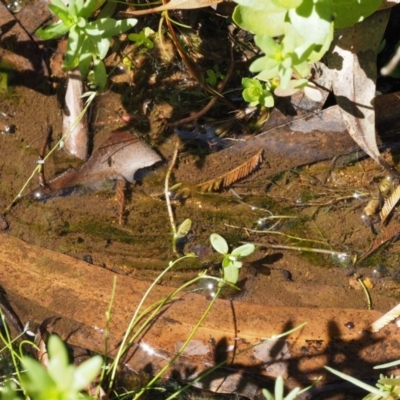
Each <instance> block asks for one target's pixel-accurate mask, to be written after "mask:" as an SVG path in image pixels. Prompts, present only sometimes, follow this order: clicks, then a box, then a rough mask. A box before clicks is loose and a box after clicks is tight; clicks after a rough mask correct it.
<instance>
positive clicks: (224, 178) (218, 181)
mask: <svg viewBox="0 0 400 400" xmlns="http://www.w3.org/2000/svg"><path fill="white" fill-rule="evenodd" d="M262 153H263V151H262V150H260V151H259V152H258V153H256V154H255V155H254V156H252V157H251V158H250V159H249V160H247V161H245V162H244V163H243V164H241V165H239V166H238V167H236V168H235V169H233V170H231V171H228V172H226V173H225V174H223V175H220V176H218V177H216V178H214V179H211V180H209V181H207V182H203V183H200V184H198V185H196V186H197V187H200V190H201V191H202V192H211V191H213V190H218V189H221V188H224V187H227V186H230V185H232V184H233V183H235V182H236V181H238V180H239V179H242V178H244V177H246V176H247V175H249V174H251V173H252V172H253V171H254V170H255V169H256V168H257V167H258V165H259V164H260V163H261V162H262Z"/></svg>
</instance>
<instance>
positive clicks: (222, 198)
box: [0, 87, 400, 311]
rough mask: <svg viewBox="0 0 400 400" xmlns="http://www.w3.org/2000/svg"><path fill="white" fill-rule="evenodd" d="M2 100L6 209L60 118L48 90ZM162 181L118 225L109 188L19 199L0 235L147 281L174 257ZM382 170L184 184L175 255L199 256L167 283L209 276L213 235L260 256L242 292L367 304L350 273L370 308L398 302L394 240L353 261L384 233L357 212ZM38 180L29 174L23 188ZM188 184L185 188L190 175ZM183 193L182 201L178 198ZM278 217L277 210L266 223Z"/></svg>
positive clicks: (48, 168) (61, 161)
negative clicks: (183, 230)
mask: <svg viewBox="0 0 400 400" xmlns="http://www.w3.org/2000/svg"><path fill="white" fill-rule="evenodd" d="M117 97H118V96H116V95H113V94H111V93H106V94H104V95H103V96H102V97H101V98H100V102H99V103H100V104H101V106H100V105H97V106H95V109H94V110H95V111H94V112H96V110H98V109H101V108H104V107H106V108H107V109H108V110H115V107H117V103H113V102H112V101H111V99H112V98H114V99H117ZM105 103H106V105H105ZM1 104H2V111H3V112H5V113H7V114H8V115H12V116H13V117H12V123H13V124H15V125H16V126H17V131H16V133H15V134H3V135H2V136H1V137H0V139H1V140H2V144H1V146H2V158H1V183H0V191H1V196H0V197H1V208H2V209H3V210H4V209H5V208H6V207H7V206H8V205H9V204H10V203H11V202H12V200H13V198H14V197H15V196H16V195H17V194H18V193H19V192H20V190H21V188H22V187H23V185H24V184H25V183H26V181H27V179H28V178H29V176H30V174H31V173H32V171H33V169H34V167H35V164H36V162H37V159H38V149H39V148H40V147H41V143H42V141H43V138H44V135H45V133H44V130H45V127H46V121H47V120H49V123H50V124H51V125H52V127H53V138H54V139H57V132H60V122H61V113H60V108H59V105H58V102H57V99H56V97H55V96H44V95H42V94H40V93H38V92H35V91H32V90H30V89H27V88H24V87H15V88H12V89H11V90H10V91H9V92H8V93H7V94H6V95H3V98H2V102H1ZM103 115H104V114H103ZM99 118H100V117H99ZM108 118H109V117H106V120H107V119H108ZM98 120H99V119H98ZM109 130H110V128H109V126H104V127H102V128H101V129H98V130H97V131H96V135H95V136H94V147H96V145H97V144H98V142H101V140H102V138H104V137H105V136H106V135H107V134H108V133H109ZM171 141H172V139H171ZM170 147H171V146H169V144H167V145H164V147H162V146H161V147H159V148H160V149H161V150H163V151H165V158H166V162H165V163H167V162H168V160H167V158H168V152H169V151H170V150H169V148H170ZM164 149H166V150H164ZM387 156H388V155H387ZM190 158H192V159H193V158H194V157H193V156H189V155H188V154H187V153H185V152H183V153H182V156H181V164H179V165H178V167H177V168H178V169H177V172H178V173H179V171H180V168H183V169H185V165H187V164H185V163H189V162H190V161H188V159H190ZM68 161H69V160H68V158H66V157H65V156H64V155H63V154H62V151H57V152H56V153H55V155H54V157H52V158H51V159H50V160H49V161H48V162H46V164H45V173H46V176H48V177H53V176H54V175H55V174H57V173H59V172H60V171H62V170H63V169H65V168H67V166H68V165H69V163H68ZM237 163H240V154H239V155H238V158H237V159H232V160H230V164H226V162H225V163H224V166H225V167H226V169H228V170H229V169H233V168H234V167H235V166H237ZM182 166H183V167H182ZM267 171H268V170H267ZM200 173H201V170H199V174H200ZM164 176H165V166H161V167H159V168H158V169H156V170H155V171H152V172H151V173H150V174H148V175H147V177H146V178H145V179H144V180H143V182H142V183H141V184H138V185H136V186H135V187H133V186H132V187H131V188H130V189H131V194H130V198H129V200H128V203H127V206H126V209H127V218H126V223H125V224H124V225H123V226H119V225H118V209H119V206H118V203H117V202H116V200H115V195H114V193H113V192H112V191H108V192H107V191H104V192H102V193H92V194H87V195H82V196H70V197H59V198H54V199H51V200H48V201H46V202H30V201H28V200H26V199H24V198H22V199H21V200H19V201H18V202H17V204H16V205H15V206H14V207H13V208H12V210H11V212H9V213H8V214H7V220H8V222H9V225H10V228H9V230H8V232H9V234H10V235H14V236H16V237H19V238H21V239H23V240H25V241H27V242H29V243H33V244H37V245H40V246H43V247H46V248H49V249H53V250H56V251H59V252H62V253H65V254H68V255H71V256H73V257H77V258H80V259H82V258H85V257H86V259H88V258H87V257H89V256H90V259H91V260H93V262H94V263H95V264H99V265H104V266H105V267H107V268H110V269H112V270H116V271H119V272H121V273H124V274H132V275H134V276H137V277H143V278H148V279H152V278H153V277H155V276H156V274H157V273H158V272H157V270H160V269H162V268H164V267H165V266H166V265H167V263H168V261H169V260H171V259H173V258H174V254H173V253H172V250H171V227H170V224H169V219H168V214H167V209H166V206H165V201H164V200H163V198H162V196H160V194H162V191H163V180H164ZM385 176H386V172H385V171H383V170H382V169H381V168H380V167H379V166H378V165H377V164H375V163H374V162H373V161H371V160H370V159H364V160H361V161H355V162H353V163H352V164H350V165H347V166H335V165H333V166H332V163H331V162H321V163H316V164H314V165H312V166H309V167H303V168H294V169H291V170H288V171H285V172H282V173H280V174H279V175H272V176H270V175H269V176H268V173H267V172H266V171H263V168H260V170H259V171H258V172H255V173H253V174H252V175H250V176H248V177H247V178H245V179H243V180H241V181H239V182H237V183H235V184H234V185H232V187H231V190H229V189H227V190H224V191H222V192H218V193H200V192H199V191H197V190H196V189H193V188H190V191H189V190H188V192H185V191H184V190H181V192H180V193H178V194H177V200H176V201H175V202H174V213H175V218H176V221H177V223H178V224H179V223H181V222H182V221H183V220H184V219H186V218H190V219H192V221H193V228H192V230H191V232H190V234H189V236H188V238H187V243H185V245H184V249H183V250H184V251H185V252H188V251H192V250H194V251H196V252H198V253H199V254H200V253H205V254H206V256H204V257H203V256H201V257H199V259H198V260H197V261H196V262H194V263H193V262H191V263H190V264H189V265H184V266H181V267H179V269H180V271H177V272H176V273H175V274H174V273H173V274H172V275H171V276H170V277H169V278H166V280H165V281H164V282H165V283H166V284H168V285H171V284H174V285H178V284H179V283H180V282H182V281H184V280H186V279H187V278H188V277H190V276H193V274H196V270H203V269H207V268H211V271H214V272H215V271H217V267H216V265H217V261H218V260H217V257H216V256H210V253H211V249H210V245H209V235H210V234H211V233H212V232H217V233H219V234H221V235H222V236H224V237H225V238H226V239H227V241H228V243H229V244H230V245H231V246H233V247H234V246H237V245H238V244H239V243H241V242H242V241H249V242H254V243H257V245H258V250H257V252H256V253H255V254H254V255H252V256H251V257H249V259H248V260H246V261H248V262H246V263H245V266H244V267H243V269H242V271H241V273H242V274H241V286H242V291H241V292H240V293H239V294H238V295H237V296H238V297H239V298H242V299H245V300H246V301H252V302H257V303H262V304H266V305H271V306H274V305H279V306H297V307H299V306H315V307H347V308H366V304H367V303H366V298H365V294H364V292H363V291H362V290H359V289H361V288H360V287H357V284H354V282H353V281H354V278H353V277H352V275H353V274H354V273H357V274H362V275H363V276H364V277H370V278H371V280H372V282H373V286H374V287H373V288H371V289H370V293H371V296H372V301H373V306H374V308H376V309H378V310H382V311H384V310H387V309H389V308H390V307H391V306H392V305H394V304H395V303H396V302H397V299H398V297H399V287H400V285H399V284H398V282H397V278H398V275H399V273H398V272H397V271H398V255H397V253H398V244H397V243H396V242H394V243H393V244H389V245H387V246H385V247H384V248H383V249H381V250H380V251H378V252H377V253H376V254H373V255H372V256H371V257H369V258H367V259H366V260H365V261H364V262H363V263H362V264H361V265H359V266H357V267H352V266H351V257H353V256H354V255H356V254H357V255H361V254H363V253H364V252H365V251H366V250H367V249H368V248H369V246H370V244H371V243H372V241H373V240H374V238H375V234H374V232H375V233H376V231H378V232H379V231H380V230H381V229H383V227H382V226H381V225H379V223H377V224H376V225H375V226H374V227H373V228H371V226H369V225H366V224H365V223H363V220H362V218H361V215H362V213H363V208H364V207H365V206H366V204H367V202H368V201H369V199H370V198H371V197H372V196H373V195H374V193H375V192H376V191H377V190H378V189H377V187H378V184H379V182H380V181H381V179H383V178H384V177H385ZM210 178H212V176H208V177H207V179H210ZM200 179H203V180H207V179H205V177H203V178H200ZM197 180H199V176H196V177H193V181H194V183H195V182H196V181H197ZM171 183H173V182H171ZM37 185H38V181H37V176H34V177H33V179H32V181H31V182H30V183H29V184H28V189H26V190H25V192H24V193H26V192H28V191H29V190H30V189H33V188H34V187H36V186H37ZM186 186H187V187H189V185H188V184H187V182H186ZM232 190H233V191H234V192H233V191H232ZM181 193H184V194H185V196H187V198H185V199H184V200H183V199H180V198H179V196H180V195H181ZM188 193H189V194H188ZM356 194H358V195H357V196H355V195H356ZM237 196H240V199H239V198H238V197H237ZM355 197H358V198H355ZM277 215H281V216H283V217H282V218H273V219H272V218H271V216H277ZM289 217H290V218H289ZM373 218H374V217H373ZM397 219H398V216H397V213H395V214H394V215H393V217H392V219H391V221H390V224H394V223H395V222H396V220H397ZM277 244H280V245H290V246H294V247H297V248H298V251H296V250H279V249H271V248H269V246H270V245H277ZM302 247H305V248H310V247H311V248H319V249H327V250H333V251H336V252H339V253H341V252H343V253H345V254H347V257H348V258H347V259H345V260H340V259H338V257H332V256H329V255H328V256H327V255H321V254H317V253H313V252H308V251H301V248H302ZM182 269H183V270H182ZM169 280H171V281H169ZM310 292H312V293H313V295H312V296H310V295H309V294H310Z"/></svg>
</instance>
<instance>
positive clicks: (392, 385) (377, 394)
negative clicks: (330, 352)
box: [325, 363, 400, 400]
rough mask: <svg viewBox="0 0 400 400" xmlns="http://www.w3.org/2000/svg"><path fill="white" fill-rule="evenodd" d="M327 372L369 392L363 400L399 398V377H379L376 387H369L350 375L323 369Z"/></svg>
mask: <svg viewBox="0 0 400 400" xmlns="http://www.w3.org/2000/svg"><path fill="white" fill-rule="evenodd" d="M391 364H392V365H396V364H395V363H391ZM389 366H390V365H388V364H386V365H381V366H376V367H375V368H382V367H389ZM325 369H327V370H328V371H329V372H332V374H335V375H337V376H339V377H340V378H342V379H345V380H346V381H349V382H351V383H353V384H354V385H356V386H358V387H360V388H361V389H364V390H366V391H367V392H369V394H368V395H367V396H365V397H364V400H393V399H399V398H400V377H399V376H390V377H388V376H385V375H382V374H381V375H380V376H379V379H378V382H377V383H376V387H374V386H371V385H369V384H367V383H365V382H363V381H360V380H358V379H357V378H354V377H352V376H350V375H347V374H345V373H343V372H340V371H337V370H335V369H333V368H330V367H325Z"/></svg>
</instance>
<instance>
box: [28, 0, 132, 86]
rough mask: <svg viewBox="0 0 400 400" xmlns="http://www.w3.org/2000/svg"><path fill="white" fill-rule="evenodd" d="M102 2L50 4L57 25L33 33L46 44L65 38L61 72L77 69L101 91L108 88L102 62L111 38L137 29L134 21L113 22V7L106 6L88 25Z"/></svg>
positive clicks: (58, 1)
mask: <svg viewBox="0 0 400 400" xmlns="http://www.w3.org/2000/svg"><path fill="white" fill-rule="evenodd" d="M104 3H105V0H100V1H98V0H87V1H84V0H69V2H68V6H66V5H65V4H64V3H63V2H62V1H61V0H53V1H52V3H51V4H49V8H50V10H51V11H52V12H53V13H54V14H55V15H56V16H57V17H58V18H59V21H57V22H55V23H53V24H51V25H49V26H47V27H45V28H40V29H38V30H37V31H36V33H37V34H38V35H39V37H40V38H41V39H42V40H49V39H55V38H58V37H61V36H63V35H65V34H68V44H67V50H66V54H65V59H64V62H63V68H64V69H66V70H73V69H75V68H79V71H80V73H81V74H82V77H83V78H86V77H87V76H88V75H89V78H90V81H91V82H92V83H93V85H94V86H95V87H96V88H97V90H99V91H102V90H104V89H105V87H106V84H107V73H106V68H105V65H104V62H103V59H104V58H105V56H106V55H107V53H108V50H109V48H110V45H111V38H112V37H113V36H116V35H120V34H121V33H124V32H125V31H127V30H129V29H130V28H132V27H133V26H135V25H136V23H137V20H136V19H135V18H127V19H121V20H115V19H113V18H110V17H111V15H112V13H113V11H114V9H115V5H116V4H114V5H113V4H112V3H108V4H107V5H106V7H104V9H103V10H102V12H100V14H99V16H98V18H97V19H96V20H94V21H90V18H91V17H92V16H93V14H94V12H95V11H97V10H98V9H99V8H100V7H101V6H103V4H104Z"/></svg>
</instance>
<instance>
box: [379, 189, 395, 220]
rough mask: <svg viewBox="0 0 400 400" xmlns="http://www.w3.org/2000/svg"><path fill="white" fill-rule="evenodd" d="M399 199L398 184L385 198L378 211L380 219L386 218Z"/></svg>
mask: <svg viewBox="0 0 400 400" xmlns="http://www.w3.org/2000/svg"><path fill="white" fill-rule="evenodd" d="M399 200H400V185H399V186H397V187H396V189H395V190H394V192H393V193H392V194H391V195H390V196H389V197H388V198H387V199H386V200H385V203H384V205H383V207H382V210H381V212H380V217H381V221H382V222H385V220H386V218H387V217H388V216H389V214H390V213H391V212H392V210H393V208H394V207H395V206H396V204H397V203H398V201H399Z"/></svg>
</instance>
